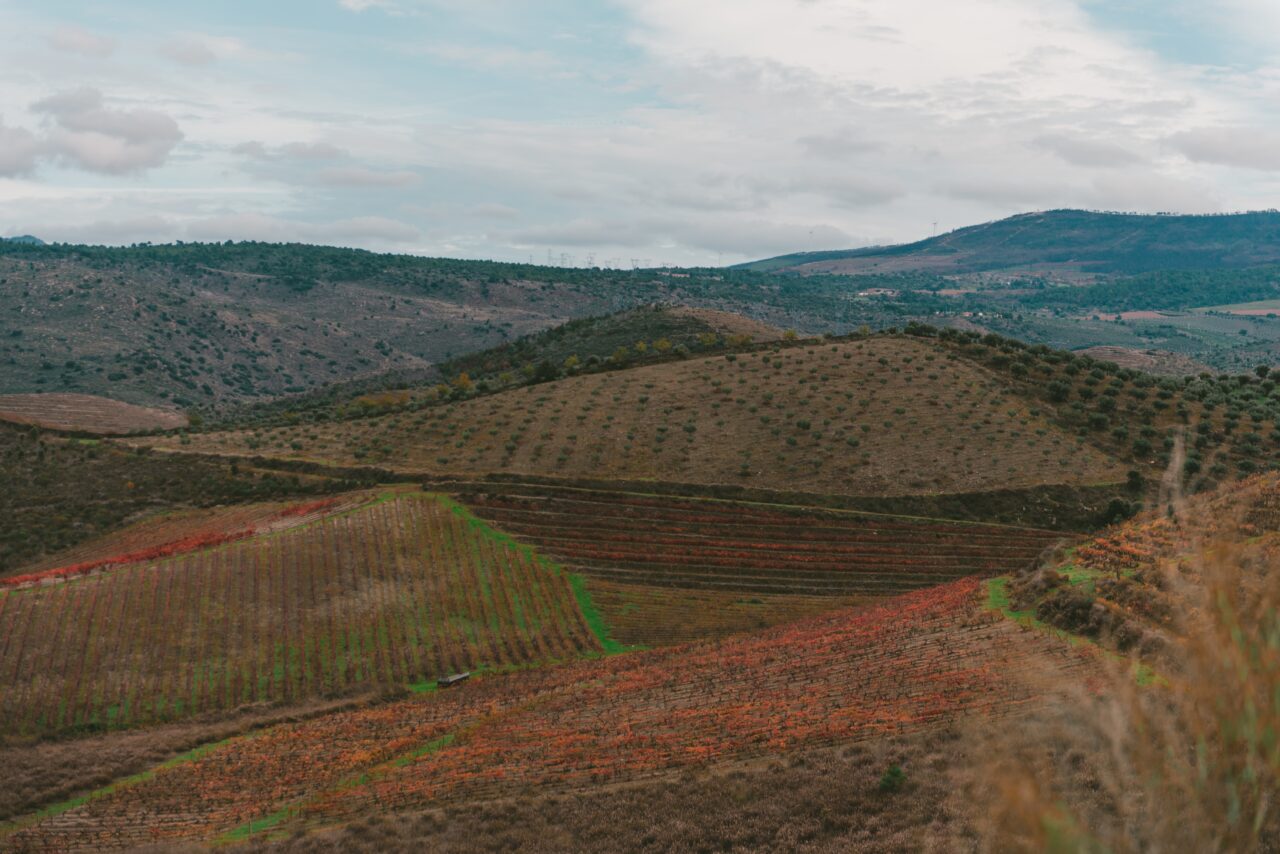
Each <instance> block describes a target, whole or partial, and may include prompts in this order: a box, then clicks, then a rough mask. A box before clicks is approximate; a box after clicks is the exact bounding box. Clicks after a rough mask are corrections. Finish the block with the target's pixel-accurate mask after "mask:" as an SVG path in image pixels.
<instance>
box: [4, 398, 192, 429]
mask: <svg viewBox="0 0 1280 854" xmlns="http://www.w3.org/2000/svg"><path fill="white" fill-rule="evenodd" d="M0 420H4V421H11V422H13V423H14V424H33V425H35V426H37V427H44V428H47V429H50V430H69V431H75V432H79V433H96V434H98V435H102V436H118V435H123V434H125V433H133V432H135V431H143V430H172V429H175V428H178V427H185V426H187V416H186V415H183V414H182V413H181V412H176V411H174V410H172V409H158V408H155V407H147V406H134V405H133V404H131V403H121V402H120V401H118V400H111V399H110V398H106V397H97V396H95V395H91V394H5V395H0Z"/></svg>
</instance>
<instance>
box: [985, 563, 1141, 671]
mask: <svg viewBox="0 0 1280 854" xmlns="http://www.w3.org/2000/svg"><path fill="white" fill-rule="evenodd" d="M1085 580H1087V578H1085V577H1084V576H1082V578H1081V581H1080V582H1079V583H1084V582H1085ZM1009 581H1010V578H1009V576H1007V575H1005V576H1001V577H999V578H992V579H990V580H988V581H987V608H988V609H989V610H992V611H995V612H997V613H998V614H1001V615H1002V616H1004V617H1005V618H1006V619H1009V620H1013V621H1014V622H1015V623H1017V624H1019V625H1021V626H1026V627H1027V628H1030V629H1035V630H1037V631H1041V632H1045V633H1046V634H1050V635H1053V636H1054V637H1056V638H1058V639H1059V640H1063V641H1066V642H1067V643H1068V644H1070V645H1071V646H1085V647H1091V648H1093V649H1096V650H1098V651H1099V652H1100V653H1102V654H1103V655H1105V656H1107V657H1108V658H1111V659H1113V660H1115V661H1128V660H1129V659H1127V658H1125V657H1124V656H1122V655H1119V654H1118V653H1115V652H1112V651H1111V650H1108V649H1104V648H1103V647H1102V646H1100V645H1099V644H1098V643H1097V641H1095V640H1093V639H1092V638H1087V637H1084V636H1083V635H1077V634H1075V633H1073V632H1069V631H1067V630H1066V629H1060V628H1058V627H1057V626H1051V625H1049V624H1048V623H1046V622H1044V621H1043V620H1041V619H1040V618H1038V617H1037V616H1036V613H1035V610H1034V609H1033V608H1027V609H1024V610H1022V611H1015V610H1014V609H1013V603H1012V601H1011V600H1010V598H1009ZM1072 583H1073V584H1074V583H1076V582H1075V581H1074V580H1073V581H1072ZM1133 678H1134V680H1135V681H1136V682H1137V683H1138V684H1139V685H1143V686H1146V685H1151V684H1154V683H1156V682H1160V683H1163V682H1164V679H1163V678H1162V677H1160V675H1159V674H1157V673H1156V671H1155V670H1154V669H1152V667H1151V666H1150V665H1147V664H1143V663H1142V662H1140V661H1135V662H1133Z"/></svg>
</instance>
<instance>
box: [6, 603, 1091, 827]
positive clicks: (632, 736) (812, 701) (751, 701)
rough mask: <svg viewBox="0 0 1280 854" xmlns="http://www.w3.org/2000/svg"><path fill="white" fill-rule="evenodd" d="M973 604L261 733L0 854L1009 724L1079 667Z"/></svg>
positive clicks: (781, 632) (859, 620)
mask: <svg viewBox="0 0 1280 854" xmlns="http://www.w3.org/2000/svg"><path fill="white" fill-rule="evenodd" d="M977 593H978V584H977V582H976V581H973V580H966V581H962V582H958V583H956V584H952V585H947V586H945V587H941V588H936V589H932V590H927V591H920V592H917V593H914V594H911V595H908V596H905V597H902V598H900V599H896V600H893V601H891V602H888V603H885V604H884V605H882V606H880V607H877V608H872V609H867V610H862V611H847V612H842V613H839V614H833V615H830V616H826V617H821V618H814V619H810V620H806V621H802V622H799V623H796V624H793V625H791V626H787V627H783V628H777V629H772V630H769V631H766V632H762V633H760V634H758V635H753V636H744V637H737V638H733V639H730V640H726V641H721V642H716V643H701V644H693V645H689V646H685V647H678V648H675V649H672V650H664V651H654V652H644V653H636V654H631V655H623V656H615V657H612V658H608V659H604V660H599V661H590V662H583V663H580V664H573V665H568V666H565V667H557V668H549V669H540V670H535V671H530V672H525V673H519V674H513V675H509V676H501V677H495V678H492V679H490V678H485V679H481V680H478V681H475V682H472V683H471V684H468V685H467V686H465V687H464V688H461V689H458V690H455V691H451V692H448V693H446V694H443V695H435V696H429V697H419V698H414V699H410V700H408V701H404V702H401V703H395V704H390V705H384V706H379V707H375V708H369V709H361V710H356V711H353V712H345V713H338V714H331V715H326V716H323V717H320V718H317V719H316V720H314V721H308V722H302V723H298V724H292V725H285V726H280V727H276V728H272V729H269V730H267V731H265V732H262V733H260V734H253V735H249V736H246V737H244V738H241V739H235V740H232V741H230V742H228V743H225V744H222V745H215V746H214V747H213V748H212V749H211V750H209V751H207V752H203V753H202V754H200V755H197V756H194V757H192V758H190V759H189V761H186V762H182V763H175V764H172V765H171V766H169V767H167V768H161V769H158V770H157V771H156V772H155V774H154V775H148V776H144V777H142V778H140V779H138V780H136V781H133V782H130V783H126V784H123V785H120V786H117V787H115V788H114V789H108V790H103V791H101V792H99V793H97V794H96V795H95V796H91V797H89V798H88V799H85V800H82V801H80V802H74V801H73V802H69V803H68V804H66V805H64V806H63V807H61V808H56V809H51V810H49V811H47V812H46V814H45V815H44V816H43V817H42V818H41V819H40V820H39V821H38V822H36V821H34V820H27V821H23V820H19V821H18V822H16V823H14V824H13V825H10V826H9V828H7V830H8V833H9V835H8V837H7V838H5V839H3V842H4V843H5V844H8V845H19V846H20V845H30V846H33V847H37V848H38V847H42V846H45V847H53V848H63V847H74V846H82V845H86V844H93V845H98V846H110V847H127V846H130V845H136V844H138V843H140V842H144V841H145V842H153V843H154V842H173V841H178V840H184V839H185V840H205V841H214V840H222V841H235V840H237V839H243V838H246V837H248V836H252V835H253V834H254V833H262V832H270V833H278V832H285V833H287V832H289V831H292V830H303V829H305V828H307V827H314V826H316V825H323V824H332V823H336V822H341V821H347V820H351V819H353V818H356V817H359V816H362V815H366V814H369V813H373V812H384V813H385V812H387V811H395V810H405V809H414V808H422V807H431V806H439V805H446V804H451V803H460V802H477V801H482V800H493V799H497V798H504V797H510V796H513V795H527V794H529V793H530V792H555V791H565V790H569V791H574V790H581V789H584V788H589V787H596V786H600V785H601V784H609V783H626V782H630V781H636V780H643V779H646V778H652V777H655V776H661V775H669V774H672V773H676V772H680V771H681V770H686V769H696V768H701V767H706V766H708V765H713V764H716V763H724V762H728V761H734V760H741V759H748V758H758V757H761V756H779V755H783V756H785V755H786V754H787V752H789V751H792V750H796V749H800V748H805V747H812V746H817V745H828V744H848V743H851V742H857V741H863V740H868V739H873V738H878V737H880V736H882V735H885V734H901V733H908V732H913V731H919V730H922V729H926V728H930V727H936V726H941V725H946V724H948V723H950V722H953V721H956V720H958V719H963V718H966V717H971V716H981V715H995V716H1003V715H1008V714H1012V713H1015V712H1017V711H1018V710H1019V709H1021V708H1024V707H1025V706H1026V704H1027V703H1028V702H1031V701H1034V700H1035V699H1036V697H1037V696H1038V695H1040V694H1041V693H1042V692H1043V691H1044V690H1045V688H1044V686H1045V685H1046V684H1049V683H1048V681H1047V680H1046V677H1048V679H1049V680H1054V679H1057V680H1064V679H1069V678H1071V674H1072V673H1080V672H1083V671H1084V670H1086V669H1087V668H1088V667H1089V666H1090V664H1089V662H1090V656H1089V655H1087V654H1081V653H1078V652H1076V651H1073V650H1071V649H1070V648H1068V647H1066V646H1065V645H1063V644H1060V643H1059V642H1057V641H1056V640H1053V639H1051V638H1048V637H1047V636H1044V635H1041V634H1039V633H1035V632H1028V631H1026V630H1024V629H1021V628H1019V627H1017V626H1016V625H1014V624H1013V623H1011V622H1009V621H1006V620H1002V619H999V618H997V617H995V616H993V615H991V614H989V613H986V612H984V610H983V608H982V606H981V604H980V603H979V601H978V596H977ZM1032 671H1035V672H1036V673H1037V674H1038V679H1037V680H1035V681H1030V680H1028V679H1027V678H1026V677H1027V676H1028V675H1029V674H1030V673H1031V672H1032ZM1037 686H1038V687H1037ZM300 757H305V761H304V762H299V759H300ZM0 832H4V831H3V830H0Z"/></svg>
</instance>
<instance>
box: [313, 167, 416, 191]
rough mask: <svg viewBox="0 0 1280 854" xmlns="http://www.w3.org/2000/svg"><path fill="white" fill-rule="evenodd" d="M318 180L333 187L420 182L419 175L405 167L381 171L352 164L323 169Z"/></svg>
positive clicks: (407, 184) (393, 185) (317, 174)
mask: <svg viewBox="0 0 1280 854" xmlns="http://www.w3.org/2000/svg"><path fill="white" fill-rule="evenodd" d="M316 181H317V182H318V183H321V184H327V185H329V186H331V187H409V186H412V185H414V184H416V183H418V181H419V176H418V174H417V173H416V172H410V171H408V170H404V169H398V170H388V171H380V170H377V169H366V168H364V167H363V166H351V167H345V168H339V167H335V168H330V169H321V170H320V171H319V172H317V173H316Z"/></svg>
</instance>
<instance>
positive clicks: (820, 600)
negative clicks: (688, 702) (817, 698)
mask: <svg viewBox="0 0 1280 854" xmlns="http://www.w3.org/2000/svg"><path fill="white" fill-rule="evenodd" d="M586 586H587V589H588V590H589V591H590V593H591V601H592V602H593V603H594V604H595V606H596V608H597V609H599V611H600V613H601V614H602V615H603V616H604V620H605V622H606V623H607V624H608V626H609V636H610V637H612V638H613V639H614V640H616V641H618V642H619V643H623V644H627V645H629V646H646V647H657V646H669V645H672V644H679V643H688V642H690V641H696V640H703V639H705V638H719V637H725V636H728V635H732V634H737V633H739V632H750V631H756V630H758V629H763V628H768V627H769V626H776V625H779V624H781V623H789V622H792V621H794V620H798V619H801V618H803V617H809V616H812V615H814V614H821V613H824V612H827V611H835V610H839V609H841V608H848V607H851V606H854V605H861V604H867V603H869V602H872V601H873V598H872V597H867V596H810V595H805V594H792V593H738V592H735V591H732V590H696V589H690V588H683V587H665V586H663V587H659V586H655V585H648V584H623V583H619V582H616V581H606V580H605V579H602V578H589V579H587V581H586Z"/></svg>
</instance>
